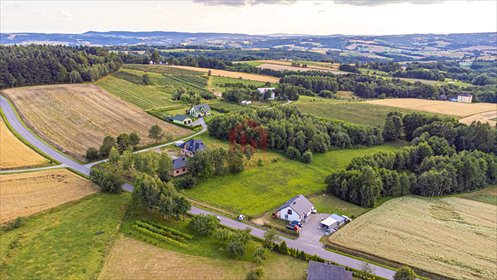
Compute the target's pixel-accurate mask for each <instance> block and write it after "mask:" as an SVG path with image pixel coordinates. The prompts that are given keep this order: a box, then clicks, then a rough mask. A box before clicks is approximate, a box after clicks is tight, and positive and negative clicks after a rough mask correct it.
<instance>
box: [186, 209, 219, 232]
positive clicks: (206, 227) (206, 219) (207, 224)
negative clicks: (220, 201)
mask: <svg viewBox="0 0 497 280" xmlns="http://www.w3.org/2000/svg"><path fill="white" fill-rule="evenodd" d="M188 226H189V227H190V228H191V229H192V230H193V231H195V232H196V233H197V234H198V235H200V236H207V235H210V234H211V233H212V232H213V231H214V230H215V229H216V228H217V227H218V226H219V220H218V219H217V218H216V217H214V216H213V215H202V214H200V215H195V216H193V217H192V219H191V221H190V224H189V225H188Z"/></svg>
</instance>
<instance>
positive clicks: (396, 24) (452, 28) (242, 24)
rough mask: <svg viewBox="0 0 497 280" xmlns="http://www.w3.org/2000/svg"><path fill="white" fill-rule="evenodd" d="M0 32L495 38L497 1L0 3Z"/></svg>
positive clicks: (209, 0)
mask: <svg viewBox="0 0 497 280" xmlns="http://www.w3.org/2000/svg"><path fill="white" fill-rule="evenodd" d="M0 13H1V14H0V16H1V17H0V32H1V33H13V32H40V33H83V32H86V31H90V30H91V31H111V30H120V31H124V30H125V31H182V32H223V33H224V32H226V33H246V34H275V33H287V34H315V35H328V34H350V35H387V34H411V33H469V32H497V0H355V1H354V0H328V1H312V0H206V1H204V0H182V1H172V0H170V1H126V0H125V1H123V0H121V1H13V0H10V1H9V0H1V1H0Z"/></svg>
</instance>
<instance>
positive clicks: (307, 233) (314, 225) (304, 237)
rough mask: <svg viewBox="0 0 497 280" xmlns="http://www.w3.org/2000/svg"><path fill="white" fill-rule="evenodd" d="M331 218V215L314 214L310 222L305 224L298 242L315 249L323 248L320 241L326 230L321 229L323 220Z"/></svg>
mask: <svg viewBox="0 0 497 280" xmlns="http://www.w3.org/2000/svg"><path fill="white" fill-rule="evenodd" d="M329 216H330V214H323V213H317V214H312V215H311V217H310V218H309V220H307V222H306V223H304V224H303V227H302V229H301V230H300V236H299V238H297V240H298V241H300V242H302V243H305V244H308V245H310V246H313V247H317V248H323V244H322V243H321V242H320V241H319V240H320V239H321V237H323V235H324V230H323V229H322V228H321V218H326V217H329Z"/></svg>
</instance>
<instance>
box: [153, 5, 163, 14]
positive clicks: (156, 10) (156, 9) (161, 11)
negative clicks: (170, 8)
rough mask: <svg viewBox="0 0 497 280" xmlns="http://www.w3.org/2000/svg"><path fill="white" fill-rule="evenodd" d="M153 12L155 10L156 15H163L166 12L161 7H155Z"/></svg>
mask: <svg viewBox="0 0 497 280" xmlns="http://www.w3.org/2000/svg"><path fill="white" fill-rule="evenodd" d="M153 10H154V12H156V13H163V12H165V10H164V9H162V7H161V6H155V7H154V9H153Z"/></svg>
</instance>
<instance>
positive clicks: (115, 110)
mask: <svg viewBox="0 0 497 280" xmlns="http://www.w3.org/2000/svg"><path fill="white" fill-rule="evenodd" d="M131 84H132V83H131ZM4 92H5V94H6V95H7V96H8V97H9V98H10V99H11V100H12V101H13V103H14V105H15V106H16V108H17V109H18V111H19V113H20V115H21V117H22V118H23V120H24V122H25V123H26V124H27V125H28V126H29V127H30V128H31V129H33V130H34V132H35V133H36V134H37V135H39V136H40V137H41V138H43V139H44V140H45V141H47V142H49V143H50V144H52V145H53V146H55V147H56V148H58V149H59V150H61V151H62V152H65V153H67V154H69V155H71V156H73V157H75V158H76V159H79V160H84V153H85V152H86V149H87V148H89V147H99V146H100V145H101V143H102V139H103V138H104V137H105V136H107V135H111V136H114V137H115V136H117V135H119V134H120V133H131V132H137V133H138V134H139V135H140V138H141V141H140V146H143V145H149V144H153V143H154V142H155V141H154V140H152V139H150V138H149V137H148V130H149V129H150V127H151V126H152V125H154V124H159V125H160V126H161V128H162V129H163V131H164V132H165V133H166V134H171V135H173V136H174V137H179V136H183V135H186V134H188V133H189V132H190V131H189V130H187V129H184V128H181V127H178V126H175V125H172V124H169V123H166V122H162V121H160V120H159V119H157V118H155V117H152V116H150V115H148V114H147V113H145V112H143V111H142V110H140V109H139V108H137V107H135V106H133V105H131V104H128V103H126V102H124V101H122V100H120V99H119V98H116V97H114V96H113V95H111V94H109V93H108V92H106V91H104V90H102V89H101V88H99V87H97V86H95V85H91V84H78V85H54V86H35V87H22V88H16V89H9V90H5V91H4Z"/></svg>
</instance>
